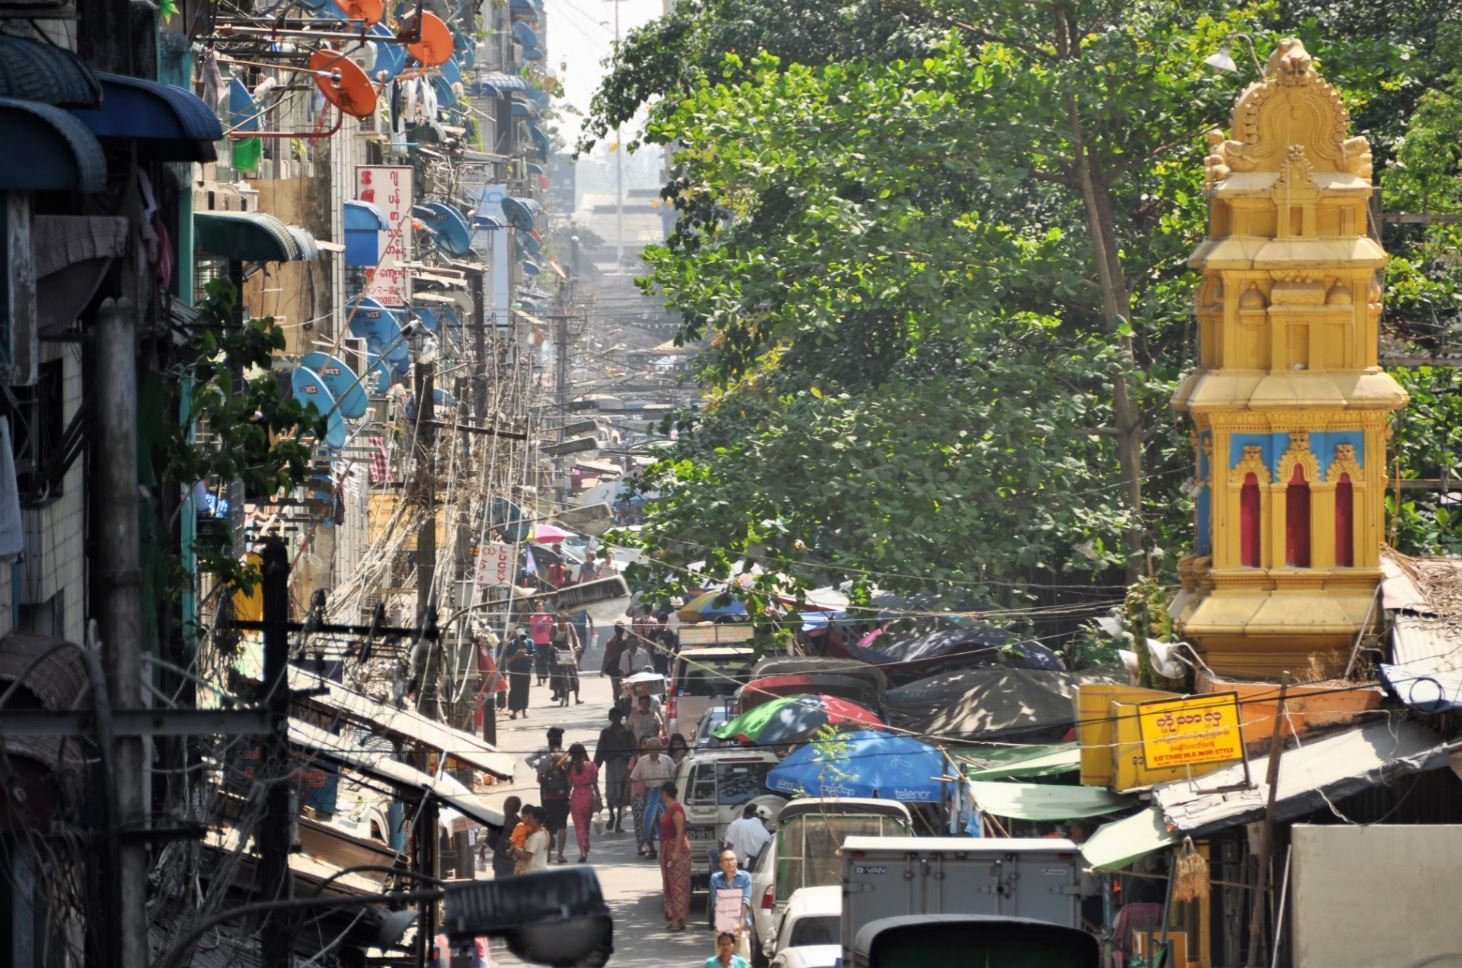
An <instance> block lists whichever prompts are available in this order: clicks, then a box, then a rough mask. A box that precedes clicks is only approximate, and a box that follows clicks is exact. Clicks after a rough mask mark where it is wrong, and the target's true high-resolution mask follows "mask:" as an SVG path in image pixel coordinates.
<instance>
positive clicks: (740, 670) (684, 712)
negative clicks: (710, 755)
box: [665, 646, 756, 741]
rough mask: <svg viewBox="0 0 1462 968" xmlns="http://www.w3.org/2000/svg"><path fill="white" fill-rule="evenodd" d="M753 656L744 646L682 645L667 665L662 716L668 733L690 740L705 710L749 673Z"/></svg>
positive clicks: (736, 686)
mask: <svg viewBox="0 0 1462 968" xmlns="http://www.w3.org/2000/svg"><path fill="white" fill-rule="evenodd" d="M755 656H756V651H755V650H754V649H751V648H748V647H746V646H712V647H709V648H703V649H697V648H690V649H686V648H682V649H681V650H680V652H679V653H678V654H677V655H676V656H675V663H674V665H672V666H671V667H670V688H669V691H668V692H667V693H666V700H665V718H666V725H667V728H668V729H669V730H670V732H671V733H679V734H681V735H682V736H684V737H685V738H686V740H687V741H689V740H690V738H691V737H692V736H694V735H695V728H696V724H697V723H699V722H700V720H701V717H702V716H704V715H705V713H706V710H707V709H709V708H710V707H711V706H713V705H716V704H717V703H718V702H719V701H721V700H724V699H725V698H726V697H728V696H731V695H732V694H734V693H735V692H736V690H737V689H739V688H741V687H742V686H743V685H745V684H746V681H747V680H748V679H749V678H750V677H751V664H752V661H753V660H754V658H755Z"/></svg>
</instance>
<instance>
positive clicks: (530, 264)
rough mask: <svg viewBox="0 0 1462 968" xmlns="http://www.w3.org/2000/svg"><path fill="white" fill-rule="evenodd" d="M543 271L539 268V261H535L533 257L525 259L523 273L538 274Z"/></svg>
mask: <svg viewBox="0 0 1462 968" xmlns="http://www.w3.org/2000/svg"><path fill="white" fill-rule="evenodd" d="M542 271H543V270H542V269H540V268H538V263H536V262H534V261H533V260H532V259H524V260H523V274H524V275H529V276H536V275H538V273H540V272H542Z"/></svg>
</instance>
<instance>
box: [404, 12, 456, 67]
mask: <svg viewBox="0 0 1462 968" xmlns="http://www.w3.org/2000/svg"><path fill="white" fill-rule="evenodd" d="M411 34H417V41H416V43H414V44H407V45H406V49H407V51H409V52H410V54H411V56H412V57H415V58H416V59H417V60H418V61H420V62H421V63H422V64H423V65H424V66H426V67H441V66H442V65H443V64H445V63H446V62H447V61H448V60H450V59H451V57H452V51H453V49H454V47H453V42H452V31H450V30H449V29H447V25H446V24H445V23H443V22H442V18H441V17H438V16H437V15H436V14H434V13H430V12H423V13H422V15H421V25H420V30H419V31H418V30H417V24H416V16H415V15H414V14H413V15H412V16H410V17H408V18H406V20H405V21H403V22H402V24H401V32H400V33H398V34H397V35H396V36H397V37H402V38H405V37H407V36H409V35H411Z"/></svg>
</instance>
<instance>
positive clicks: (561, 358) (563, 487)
mask: <svg viewBox="0 0 1462 968" xmlns="http://www.w3.org/2000/svg"><path fill="white" fill-rule="evenodd" d="M615 9H616V10H617V9H619V8H618V7H616V8H615ZM567 308H568V307H566V306H560V307H559V314H558V319H557V321H556V323H557V328H556V331H555V333H554V342H555V343H556V344H557V347H556V348H557V350H558V353H557V357H558V386H557V390H558V438H557V440H558V443H560V444H562V443H563V428H564V423H565V422H566V421H567V420H568V412H569V315H568V313H567V312H564V310H565V309H567ZM556 463H557V464H558V502H559V504H560V505H563V506H565V507H567V506H568V503H569V475H568V458H566V457H558V458H556Z"/></svg>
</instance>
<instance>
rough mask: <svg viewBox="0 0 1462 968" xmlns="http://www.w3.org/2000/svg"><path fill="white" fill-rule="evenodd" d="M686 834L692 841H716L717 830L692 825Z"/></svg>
mask: <svg viewBox="0 0 1462 968" xmlns="http://www.w3.org/2000/svg"><path fill="white" fill-rule="evenodd" d="M686 834H687V835H688V836H689V837H690V839H691V840H715V839H716V828H715V827H708V826H704V825H692V826H690V827H688V828H687V829H686Z"/></svg>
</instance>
